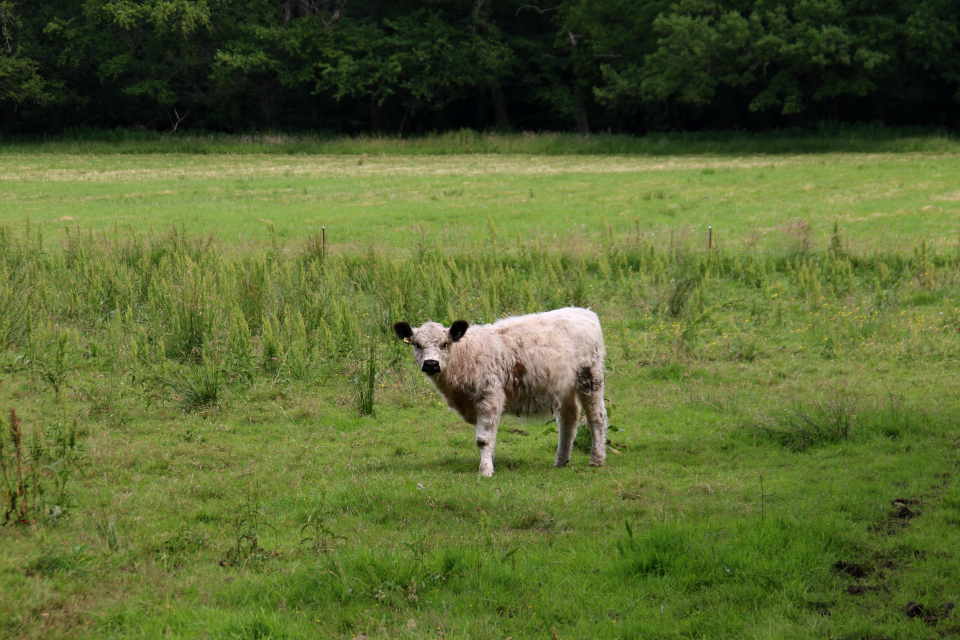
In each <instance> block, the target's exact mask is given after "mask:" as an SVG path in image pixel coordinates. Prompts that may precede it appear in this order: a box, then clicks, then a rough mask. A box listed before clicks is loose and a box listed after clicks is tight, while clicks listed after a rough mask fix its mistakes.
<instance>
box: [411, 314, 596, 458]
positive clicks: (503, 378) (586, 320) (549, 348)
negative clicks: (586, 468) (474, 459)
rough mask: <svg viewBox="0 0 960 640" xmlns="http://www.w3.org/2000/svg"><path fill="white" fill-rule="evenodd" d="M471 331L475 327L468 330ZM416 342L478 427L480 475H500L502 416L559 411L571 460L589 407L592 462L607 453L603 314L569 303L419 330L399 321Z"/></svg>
mask: <svg viewBox="0 0 960 640" xmlns="http://www.w3.org/2000/svg"><path fill="white" fill-rule="evenodd" d="M468 329H469V331H468ZM393 330H394V332H395V333H396V334H397V337H398V338H400V339H401V340H403V341H404V342H406V343H408V344H412V345H413V354H414V357H415V358H416V360H417V364H418V365H419V366H420V370H421V371H423V372H424V373H425V374H427V377H428V378H429V379H430V382H431V383H433V386H434V387H436V389H437V391H439V392H440V393H441V394H442V395H443V397H444V398H445V399H446V401H447V404H449V405H450V407H451V408H453V409H456V410H457V412H458V413H459V414H460V415H461V416H462V417H463V419H464V420H466V421H467V422H469V423H470V424H472V425H475V426H476V427H477V446H478V447H479V448H480V474H481V475H484V476H492V475H493V450H494V446H495V445H496V443H497V427H498V426H499V424H500V416H502V415H503V414H504V413H511V414H515V415H517V416H531V415H538V414H545V413H553V414H554V415H556V416H557V422H558V425H559V431H560V442H559V444H558V445H557V459H556V462H554V465H555V466H557V467H562V466H564V465H566V464H567V463H568V462H569V461H570V449H571V447H572V446H573V439H574V437H575V436H576V433H577V422H578V421H579V419H580V406H579V405H578V403H577V400H578V399H579V401H580V403H579V404H580V405H583V410H584V413H586V416H587V422H588V423H589V424H590V432H591V435H592V436H593V448H592V451H591V454H590V464H591V465H592V466H595V467H599V466H601V465H602V464H603V461H604V460H605V459H606V456H607V447H606V442H607V410H606V407H605V406H604V403H603V358H604V356H605V355H606V352H605V350H604V347H603V331H602V329H601V328H600V320H599V319H598V318H597V314H595V313H593V312H592V311H589V310H587V309H578V308H575V307H568V308H566V309H557V310H556V311H547V312H546V313H534V314H530V315H526V316H518V317H514V318H504V319H503V320H498V321H497V322H496V323H494V324H484V325H479V326H473V327H471V326H470V325H469V324H468V323H467V321H466V320H457V321H456V322H454V323H453V324H452V325H451V326H450V329H449V330H448V329H445V328H444V327H443V325H441V324H438V323H436V322H428V323H426V324H424V325H423V326H422V327H419V328H417V329H414V328H411V327H410V325H409V324H408V323H406V322H397V323H396V324H394V325H393Z"/></svg>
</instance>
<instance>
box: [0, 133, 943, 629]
mask: <svg viewBox="0 0 960 640" xmlns="http://www.w3.org/2000/svg"><path fill="white" fill-rule="evenodd" d="M958 178H960V157H958V156H957V155H956V153H955V152H952V151H949V150H943V149H937V150H935V151H928V152H910V153H906V152H904V153H870V154H864V153H830V154H816V153H805V154H803V155H799V154H794V155H791V154H780V155H776V156H774V157H770V156H758V155H741V156H738V155H716V154H714V155H684V156H663V157H640V156H625V155H624V156H617V155H603V156H591V155H571V156H553V157H548V156H543V155H509V154H508V155H483V154H475V155H469V156H468V155H448V156H443V157H438V156H423V157H413V156H403V155H383V154H381V155H373V154H371V155H367V156H363V155H346V154H340V155H308V154H304V155H279V154H258V155H252V154H232V155H223V154H221V155H201V154H155V155H151V154H139V155H134V154H129V155H120V154H100V153H81V154H77V155H69V154H54V153H47V152H42V151H36V150H34V151H31V150H21V151H19V152H13V151H10V150H8V151H7V152H5V153H2V154H0V200H2V214H0V215H2V223H3V224H0V300H4V301H6V303H5V304H3V305H0V354H2V356H0V357H2V360H0V367H2V369H0V400H2V404H0V408H2V409H3V413H2V415H0V442H2V443H3V449H2V450H0V461H2V465H3V466H2V471H3V476H4V480H3V481H4V482H5V484H4V492H3V493H0V497H3V498H4V501H0V507H2V510H0V522H2V521H6V525H5V526H2V527H0V541H2V544H0V593H2V594H4V595H3V597H2V598H0V637H11V638H14V637H16V638H20V637H27V638H39V637H77V638H154V637H181V638H201V637H205V638H287V637H289V638H294V637H343V638H403V637H409V638H424V637H437V638H500V639H505V638H515V639H516V638H564V639H566V638H639V637H677V638H685V637H707V638H719V637H738V638H739V637H751V638H768V637H769V638H792V637H796V638H808V637H831V638H849V639H854V638H864V639H867V638H929V637H936V636H946V637H949V636H952V635H956V634H957V633H958V632H960V618H958V617H957V616H958V615H960V614H954V613H953V604H954V602H956V600H957V599H958V598H960V587H958V585H960V561H958V559H957V555H956V549H957V546H958V543H960V530H958V527H960V484H958V483H957V478H958V473H960V471H958V463H960V437H958V427H960V417H958V416H960V412H958V411H960V399H958V396H957V391H956V390H957V384H956V380H957V374H958V368H960V367H958V354H960V302H958V300H960V272H958V268H960V245H958V238H960V235H958V234H960V229H958V228H957V225H956V220H957V219H958V218H957V213H958V208H960V192H958V191H957V185H958V184H960V180H958ZM707 225H712V226H713V229H714V239H715V240H716V243H717V246H716V247H715V248H713V249H710V250H708V249H707V248H706V226H707ZM321 226H325V227H326V234H327V244H326V246H324V245H323V243H322V241H321V237H320V235H319V231H320V227H321ZM565 305H580V306H590V307H591V308H592V309H594V310H595V311H596V312H597V313H598V314H599V316H600V318H601V321H602V322H603V324H604V329H605V336H606V341H607V351H608V361H607V403H608V404H607V406H608V411H609V413H610V420H611V423H612V425H613V426H614V427H615V429H613V430H612V431H611V434H610V438H611V443H610V447H611V449H612V451H611V453H610V454H609V455H608V458H607V464H606V466H605V467H603V468H600V469H594V468H590V467H589V466H588V465H587V461H588V456H587V454H586V453H584V452H582V451H581V452H579V453H575V457H574V459H573V460H572V462H571V465H570V466H569V467H567V468H565V469H554V468H553V467H552V462H553V454H554V451H555V449H556V427H555V425H554V424H552V423H546V424H544V423H543V422H542V421H540V422H517V423H513V422H506V423H505V424H504V425H503V426H502V427H501V430H500V438H499V442H498V445H497V460H496V468H497V472H496V475H495V476H494V477H493V478H492V479H483V478H479V477H478V476H477V466H478V463H479V459H478V455H477V452H476V447H475V445H474V444H473V428H472V427H471V426H469V425H467V424H465V423H463V422H462V420H460V418H459V417H458V416H457V415H456V414H454V413H452V412H450V411H449V410H448V409H446V408H445V406H443V403H442V402H441V399H440V398H439V397H438V396H436V395H435V394H434V393H433V392H432V391H431V389H430V387H429V385H428V383H427V382H426V380H424V379H423V376H422V375H421V374H420V373H419V372H418V371H416V369H415V368H414V367H413V366H412V356H411V354H410V353H409V352H408V351H407V349H408V347H405V346H404V345H402V344H401V343H399V342H398V341H397V340H396V339H395V338H394V337H393V335H392V331H391V330H390V323H391V322H392V321H394V320H398V319H405V320H408V321H410V322H411V323H414V324H419V323H420V322H422V321H424V320H428V319H430V320H437V321H441V322H445V323H449V322H450V321H452V320H453V319H456V318H461V317H462V318H465V319H467V320H469V321H471V322H472V323H480V322H489V321H492V320H494V319H496V318H497V317H500V316H503V315H509V314H515V313H526V312H532V311H537V310H545V309H549V308H556V307H560V306H565ZM11 408H12V409H14V410H15V414H13V413H11V412H10V409H11ZM21 486H22V487H23V492H22V495H21V492H20V487H21Z"/></svg>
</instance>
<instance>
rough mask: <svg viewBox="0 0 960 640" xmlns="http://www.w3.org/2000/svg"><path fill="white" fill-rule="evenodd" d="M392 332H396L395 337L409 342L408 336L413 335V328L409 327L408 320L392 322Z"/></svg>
mask: <svg viewBox="0 0 960 640" xmlns="http://www.w3.org/2000/svg"><path fill="white" fill-rule="evenodd" d="M393 332H394V333H395V334H397V337H398V338H400V339H401V340H403V341H404V342H406V343H407V344H410V338H411V337H412V336H413V329H411V328H410V323H409V322H395V323H393Z"/></svg>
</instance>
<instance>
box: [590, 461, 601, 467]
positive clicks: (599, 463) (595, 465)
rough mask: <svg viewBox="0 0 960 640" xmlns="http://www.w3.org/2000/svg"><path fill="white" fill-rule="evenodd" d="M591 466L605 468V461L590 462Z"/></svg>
mask: <svg viewBox="0 0 960 640" xmlns="http://www.w3.org/2000/svg"><path fill="white" fill-rule="evenodd" d="M590 466H591V467H602V466H603V460H591V461H590Z"/></svg>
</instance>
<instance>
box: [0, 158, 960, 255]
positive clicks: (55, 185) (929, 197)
mask: <svg viewBox="0 0 960 640" xmlns="http://www.w3.org/2000/svg"><path fill="white" fill-rule="evenodd" d="M956 157H957V156H956V152H949V153H933V154H893V153H882V154H881V153H877V154H845V153H844V154H825V155H782V156H769V155H758V156H743V157H733V158H731V157H726V156H709V155H708V156H686V157H667V158H648V157H636V156H553V157H551V156H522V155H509V156H497V155H461V156H430V157H424V158H419V157H410V156H390V155H383V156H381V155H377V156H372V157H366V158H364V157H358V156H314V155H294V156H276V155H208V156H204V155H182V154H169V155H146V156H125V155H102V156H101V155H62V154H50V155H45V154H35V153H23V154H16V153H7V154H3V155H0V176H2V180H0V183H2V184H3V189H2V193H0V198H2V202H3V210H4V219H5V220H8V221H16V222H17V223H18V224H22V222H23V221H24V220H26V219H30V220H31V221H32V222H33V223H34V224H39V225H41V226H42V228H43V229H44V231H45V232H46V233H48V234H49V233H51V232H53V231H60V230H61V229H63V228H64V227H67V228H79V229H83V230H84V232H88V231H90V230H103V229H112V228H113V227H115V226H119V227H121V228H122V229H127V228H132V229H133V230H134V231H135V232H138V233H143V232H147V231H149V230H151V229H152V230H153V231H154V232H158V233H159V232H164V231H165V230H167V229H169V228H170V227H171V226H174V225H175V226H177V227H182V228H183V229H184V230H185V231H186V232H187V233H188V234H190V235H193V234H212V235H214V236H215V237H216V238H217V240H218V241H220V242H224V243H227V244H230V245H241V246H242V245H244V244H245V243H249V242H251V241H263V240H267V241H270V242H272V243H274V244H276V245H278V246H282V245H283V244H285V243H287V242H289V241H292V240H293V239H295V238H303V237H305V236H310V235H314V236H317V237H319V236H320V235H321V233H322V232H323V229H322V228H323V227H325V228H326V229H325V232H326V235H327V238H328V239H329V242H330V243H332V244H335V245H337V246H338V247H339V248H341V249H349V250H354V251H362V250H367V249H370V250H374V251H376V250H380V249H381V248H382V249H386V248H387V247H402V248H409V249H417V250H424V249H432V248H433V247H434V245H435V244H437V243H441V244H443V245H444V246H447V247H454V248H456V249H458V250H461V251H463V250H466V249H468V248H471V247H473V246H475V245H477V244H485V245H486V246H488V247H494V246H495V248H497V249H516V248H517V247H518V242H519V243H522V242H525V241H527V240H536V241H537V246H539V247H541V248H544V249H545V248H549V247H551V246H558V245H562V244H564V243H567V242H571V243H573V244H575V245H577V246H585V245H590V244H600V243H602V242H603V235H604V230H605V229H606V230H607V232H608V233H609V234H612V235H613V236H614V237H616V238H617V239H618V241H619V242H621V243H622V242H632V243H633V244H634V245H635V246H637V245H639V244H641V243H642V242H643V241H648V242H652V243H654V244H656V245H657V246H670V247H674V248H688V247H693V248H699V247H702V246H705V245H706V242H707V226H712V227H713V239H714V243H715V244H716V245H717V246H719V247H722V248H725V249H727V250H729V251H738V250H744V249H761V250H764V251H776V252H780V253H782V254H790V253H791V252H793V251H796V250H798V249H803V248H804V247H806V246H807V245H816V246H820V247H823V246H826V245H827V244H828V243H829V240H830V235H831V232H832V229H833V226H834V224H835V223H837V222H839V224H840V225H841V227H842V229H843V234H844V241H845V242H846V244H847V245H848V247H849V248H850V249H851V250H856V251H858V252H867V251H872V250H878V251H888V252H889V251H894V250H896V251H902V250H905V249H906V250H912V249H913V247H914V246H916V245H917V244H919V242H920V240H921V239H926V240H927V242H928V243H929V244H930V246H931V248H936V249H938V250H940V251H945V250H947V249H948V248H950V249H953V248H956V247H957V245H958V235H957V229H956V227H955V220H956V216H957V215H958V210H960V195H958V191H957V188H956V185H957V184H958V181H960V169H958V163H957V162H956ZM705 168H712V169H713V170H714V172H713V173H704V169H705ZM491 225H492V228H493V229H494V233H493V234H491ZM54 238H55V237H54V236H50V239H51V240H53V239H54Z"/></svg>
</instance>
